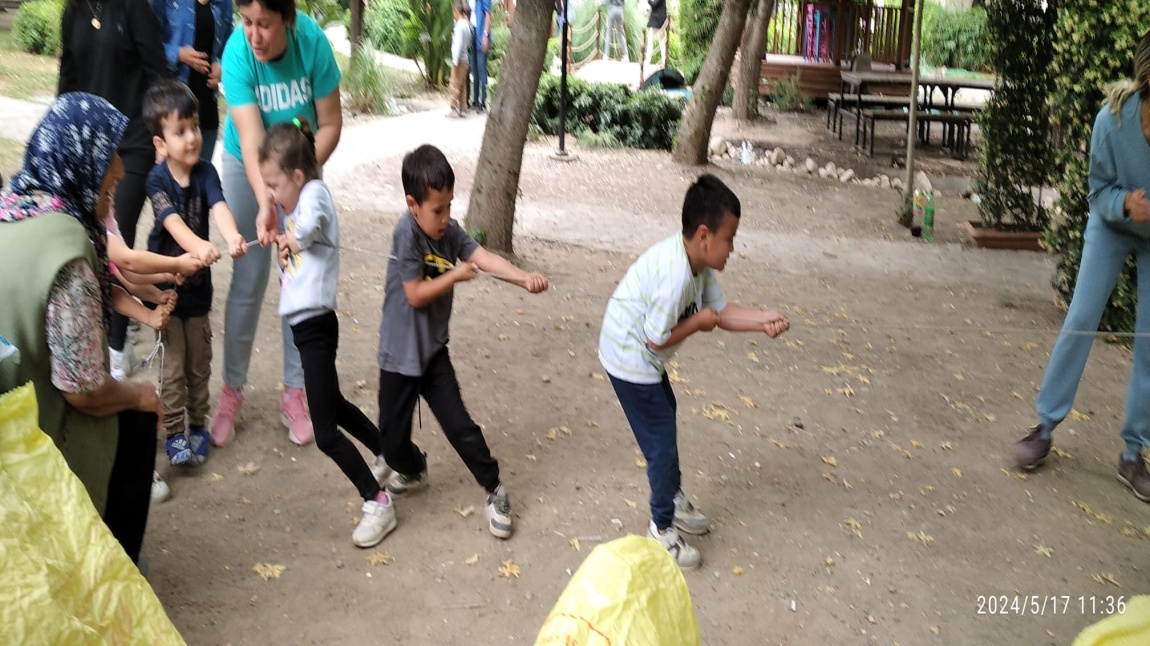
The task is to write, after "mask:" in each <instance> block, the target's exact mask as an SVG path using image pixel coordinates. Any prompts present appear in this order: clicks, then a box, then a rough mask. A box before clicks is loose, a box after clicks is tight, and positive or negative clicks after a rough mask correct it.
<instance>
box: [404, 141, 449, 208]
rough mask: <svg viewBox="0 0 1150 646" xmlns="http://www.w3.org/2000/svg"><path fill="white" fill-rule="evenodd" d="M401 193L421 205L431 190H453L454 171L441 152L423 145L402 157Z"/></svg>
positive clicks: (433, 147)
mask: <svg viewBox="0 0 1150 646" xmlns="http://www.w3.org/2000/svg"><path fill="white" fill-rule="evenodd" d="M402 176H403V193H404V194H405V195H410V196H411V198H412V199H414V200H415V203H416V204H423V201H424V200H426V199H427V193H428V191H431V190H436V191H451V190H455V171H453V170H451V162H448V161H447V157H446V156H445V155H444V154H443V151H441V150H440V149H438V148H436V147H435V146H431V145H428V144H424V145H422V146H420V147H419V148H416V149H415V150H413V151H411V152H409V153H407V154H406V155H404V156H403V171H402Z"/></svg>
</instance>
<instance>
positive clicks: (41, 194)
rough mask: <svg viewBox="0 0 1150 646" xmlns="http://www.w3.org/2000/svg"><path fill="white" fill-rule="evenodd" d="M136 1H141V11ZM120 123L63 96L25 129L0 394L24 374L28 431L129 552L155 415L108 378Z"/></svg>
mask: <svg viewBox="0 0 1150 646" xmlns="http://www.w3.org/2000/svg"><path fill="white" fill-rule="evenodd" d="M145 9H146V7H145ZM127 125H128V119H127V117H125V116H124V115H123V114H121V113H120V112H119V111H118V110H116V108H115V107H113V106H112V104H111V103H109V102H108V101H106V100H104V99H102V98H100V97H98V96H95V95H92V94H85V93H71V94H63V95H61V96H59V97H57V98H56V101H55V102H54V103H53V104H52V105H51V107H50V108H49V109H48V113H47V114H45V115H44V118H43V119H42V120H41V121H40V124H39V125H37V126H36V130H35V131H34V132H33V133H32V137H31V139H30V140H29V142H28V148H27V151H26V152H25V155H24V167H23V169H22V170H21V171H20V172H19V173H17V174H16V176H14V177H13V178H12V181H11V186H10V188H9V190H8V191H6V192H4V193H0V249H3V250H4V253H2V254H0V276H7V277H12V276H19V277H20V278H19V280H11V279H9V280H0V302H2V303H4V307H0V336H3V337H5V338H7V339H9V340H10V341H11V342H12V343H13V345H15V346H16V347H17V348H18V349H19V350H20V358H21V360H20V363H18V364H16V363H12V362H4V363H0V392H7V391H9V390H11V389H12V388H15V387H17V386H22V385H24V384H26V383H28V382H32V383H33V385H34V386H35V389H36V400H37V404H38V407H39V412H40V428H41V429H42V430H43V431H44V433H46V434H47V435H48V436H49V437H51V438H52V441H53V442H55V444H56V447H57V448H58V449H59V450H60V453H61V454H63V456H64V460H65V461H66V462H67V463H68V467H69V468H70V469H71V470H72V471H73V472H74V473H75V474H76V477H77V478H79V479H80V482H82V483H83V484H84V488H85V489H86V490H87V492H88V496H89V497H90V498H91V500H92V504H93V506H95V508H96V510H97V511H98V512H99V513H100V514H101V516H102V517H103V519H104V523H105V524H107V526H108V529H109V530H111V532H112V535H113V536H115V537H116V540H118V541H119V542H120V545H122V546H123V548H124V551H125V552H126V553H127V554H128V556H129V557H131V558H132V559H133V560H137V559H138V558H139V555H140V546H141V545H142V544H143V541H144V529H145V527H146V526H147V522H148V506H149V504H150V498H151V486H152V476H153V473H154V465H155V459H156V427H157V424H158V421H159V414H160V413H161V412H162V406H161V405H160V398H159V396H158V395H157V394H156V389H155V387H154V386H153V385H152V384H150V383H143V382H121V381H118V380H116V379H113V378H112V375H110V374H108V370H107V364H106V362H105V358H104V357H105V352H106V351H107V347H108V346H107V329H108V324H109V322H110V321H111V319H112V297H111V294H112V291H113V289H118V287H116V286H114V285H113V282H114V281H113V279H112V276H111V268H110V267H109V265H108V252H107V249H108V248H107V235H108V233H107V230H106V228H105V227H104V219H105V218H106V217H107V214H108V211H109V210H110V209H111V207H112V200H113V197H112V195H113V193H115V191H116V182H118V181H120V178H121V177H122V176H123V174H124V166H123V164H122V163H121V162H120V158H119V156H118V155H117V154H116V147H117V145H119V144H120V137H121V135H122V134H123V133H124V131H125V128H126V127H127Z"/></svg>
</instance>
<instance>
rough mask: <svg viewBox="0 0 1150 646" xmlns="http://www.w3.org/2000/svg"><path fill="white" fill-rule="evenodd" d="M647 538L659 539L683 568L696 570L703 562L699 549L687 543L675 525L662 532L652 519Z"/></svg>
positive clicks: (648, 526)
mask: <svg viewBox="0 0 1150 646" xmlns="http://www.w3.org/2000/svg"><path fill="white" fill-rule="evenodd" d="M647 538H653V539H655V540H656V541H659V544H660V545H662V546H663V549H665V550H667V552H669V553H670V554H671V558H673V559H675V562H676V563H678V564H679V569H681V570H694V569H695V568H697V567H699V566H700V565H702V563H703V557H702V556H701V555H700V554H699V550H697V549H695V548H693V547H691V546H690V545H687V542H686V541H684V540H683V537H682V536H680V535H679V530H677V529H675V528H674V527H669V528H667V529H666V530H664V531H662V532H660V531H659V530H658V529H656V528H655V523H654V521H652V522H651V523H649V524H648V525H647Z"/></svg>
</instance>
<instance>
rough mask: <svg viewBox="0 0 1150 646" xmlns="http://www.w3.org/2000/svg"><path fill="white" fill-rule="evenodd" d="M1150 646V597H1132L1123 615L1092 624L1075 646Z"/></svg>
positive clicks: (1082, 633)
mask: <svg viewBox="0 0 1150 646" xmlns="http://www.w3.org/2000/svg"><path fill="white" fill-rule="evenodd" d="M1146 644H1150V596H1146V595H1143V596H1140V597H1130V599H1129V600H1127V601H1126V607H1125V608H1124V612H1123V613H1122V614H1114V615H1110V616H1109V617H1107V618H1105V619H1103V620H1102V621H1099V622H1098V623H1095V624H1091V625H1089V626H1087V627H1086V630H1083V631H1082V632H1081V633H1079V634H1078V638H1077V639H1075V640H1074V646H1146Z"/></svg>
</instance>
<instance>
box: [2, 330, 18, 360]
mask: <svg viewBox="0 0 1150 646" xmlns="http://www.w3.org/2000/svg"><path fill="white" fill-rule="evenodd" d="M9 359H12V360H13V361H15V362H16V363H20V349H19V348H17V347H16V346H14V345H12V342H11V341H9V340H8V339H5V338H4V337H2V336H0V363H3V362H5V361H7V360H9Z"/></svg>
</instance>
